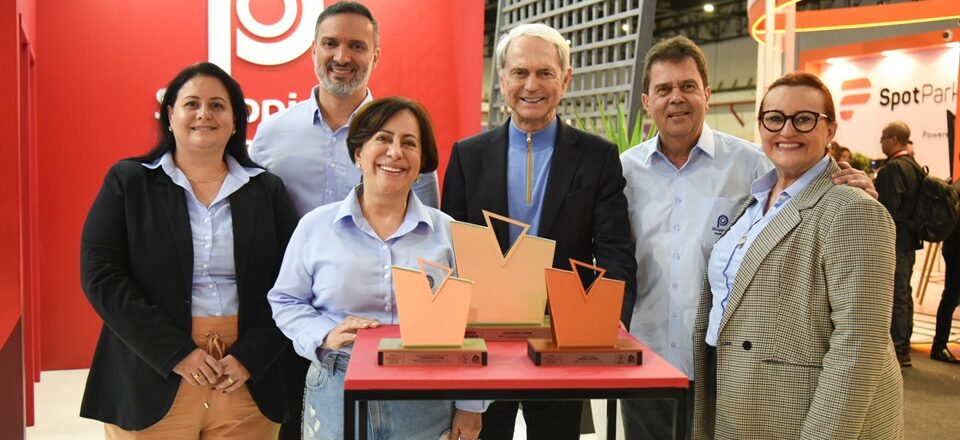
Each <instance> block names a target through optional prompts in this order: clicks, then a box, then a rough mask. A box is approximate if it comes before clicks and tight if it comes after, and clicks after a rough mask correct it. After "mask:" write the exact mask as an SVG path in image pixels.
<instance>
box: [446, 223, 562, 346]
mask: <svg viewBox="0 0 960 440" xmlns="http://www.w3.org/2000/svg"><path fill="white" fill-rule="evenodd" d="M483 217H484V220H485V221H486V226H485V227H484V226H477V225H474V224H470V223H463V222H456V221H455V222H452V223H451V224H450V227H451V234H452V236H453V249H454V254H455V256H456V260H457V271H458V272H459V274H460V276H461V277H463V278H467V279H470V280H473V282H474V286H475V289H474V294H473V300H472V301H471V304H470V313H469V317H468V327H467V335H468V336H471V337H482V338H483V339H485V340H487V341H525V340H527V339H529V338H532V337H533V338H536V337H549V334H550V324H549V320H548V319H547V318H546V317H545V316H544V312H545V310H546V302H547V291H546V285H545V284H544V281H543V276H542V274H543V270H544V269H545V268H548V267H550V266H551V265H552V264H553V252H554V248H555V247H556V242H554V241H553V240H547V239H544V238H540V237H535V236H532V235H527V231H529V230H530V225H528V224H526V223H522V222H519V221H516V220H513V219H511V218H508V217H504V216H501V215H497V214H494V213H492V212H489V211H483ZM493 220H499V221H502V222H506V223H509V224H512V225H515V226H519V227H520V228H521V232H520V235H519V236H517V239H516V240H515V241H514V242H513V244H512V245H511V246H510V249H509V250H508V251H507V252H506V253H503V252H502V251H501V249H500V244H499V243H498V242H497V236H496V233H495V232H494V228H493V224H492V221H493Z"/></svg>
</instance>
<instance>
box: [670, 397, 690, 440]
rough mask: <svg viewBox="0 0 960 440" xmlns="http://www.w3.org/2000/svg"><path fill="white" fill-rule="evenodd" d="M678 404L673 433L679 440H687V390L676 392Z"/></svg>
mask: <svg viewBox="0 0 960 440" xmlns="http://www.w3.org/2000/svg"><path fill="white" fill-rule="evenodd" d="M676 396H677V397H676V398H677V404H676V406H675V407H674V411H673V423H674V425H673V432H674V433H675V435H674V437H673V438H675V439H677V440H685V439H686V438H687V390H685V389H681V390H678V391H677V392H676Z"/></svg>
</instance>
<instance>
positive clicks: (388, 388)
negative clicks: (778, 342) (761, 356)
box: [343, 325, 689, 440]
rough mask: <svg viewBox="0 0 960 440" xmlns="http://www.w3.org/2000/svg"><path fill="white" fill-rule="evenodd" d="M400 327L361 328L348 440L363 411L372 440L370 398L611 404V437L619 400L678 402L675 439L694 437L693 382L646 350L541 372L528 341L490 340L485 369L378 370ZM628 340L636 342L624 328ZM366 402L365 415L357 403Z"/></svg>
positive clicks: (347, 386)
mask: <svg viewBox="0 0 960 440" xmlns="http://www.w3.org/2000/svg"><path fill="white" fill-rule="evenodd" d="M398 337H400V328H399V327H398V326H395V325H388V326H381V327H379V328H376V329H369V330H360V331H359V332H358V334H357V339H356V342H355V343H354V346H353V354H352V355H351V357H350V365H349V366H348V367H347V374H346V376H345V378H344V386H343V388H344V393H343V394H344V396H343V405H344V407H343V409H344V411H343V417H344V423H343V435H344V438H345V439H351V440H352V439H354V438H355V434H354V430H355V423H356V412H359V419H360V424H359V427H360V428H359V429H360V433H359V434H360V438H361V439H365V438H366V428H367V423H366V418H367V401H370V400H434V399H437V400H472V399H475V400H480V399H485V400H494V399H501V400H532V399H546V400H559V399H610V400H611V401H610V404H608V405H607V433H608V436H607V438H615V436H614V435H612V434H613V433H614V432H615V428H616V420H617V419H616V400H612V399H624V398H630V399H632V398H640V399H643V398H648V399H649V398H659V399H676V401H677V405H676V414H675V417H674V421H675V422H676V423H675V424H674V435H675V437H674V438H678V439H683V438H685V437H686V432H685V431H686V408H687V402H686V400H687V394H686V390H687V387H688V385H689V380H688V379H687V376H685V375H684V374H683V373H681V372H680V371H678V370H677V369H676V368H673V366H671V365H670V364H668V363H667V361H665V360H663V358H661V357H660V356H657V354H656V353H654V352H653V351H651V350H648V349H646V347H644V350H643V365H641V366H632V367H631V366H617V367H613V366H611V367H602V366H577V367H557V366H553V367H538V366H536V365H534V364H533V361H531V360H530V358H528V357H527V344H526V342H488V343H487V365H486V366H484V367H461V366H429V367H381V366H379V365H377V347H378V345H379V343H380V338H398ZM621 337H630V336H629V335H628V334H627V333H626V332H624V331H623V330H621ZM356 403H359V411H357V410H355V404H356Z"/></svg>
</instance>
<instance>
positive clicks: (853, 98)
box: [840, 93, 870, 105]
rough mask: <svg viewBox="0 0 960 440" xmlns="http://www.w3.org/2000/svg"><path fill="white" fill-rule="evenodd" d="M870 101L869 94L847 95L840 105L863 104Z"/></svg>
mask: <svg viewBox="0 0 960 440" xmlns="http://www.w3.org/2000/svg"><path fill="white" fill-rule="evenodd" d="M868 99H870V94H869V93H860V94H856V95H847V96H844V97H843V99H841V100H840V105H850V104H863V103H865V102H867V100H868Z"/></svg>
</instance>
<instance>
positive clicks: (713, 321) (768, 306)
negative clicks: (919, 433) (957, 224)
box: [693, 73, 903, 439]
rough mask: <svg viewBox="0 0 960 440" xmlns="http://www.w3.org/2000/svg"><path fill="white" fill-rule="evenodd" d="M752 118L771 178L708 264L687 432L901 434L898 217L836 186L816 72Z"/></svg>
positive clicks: (784, 84)
mask: <svg viewBox="0 0 960 440" xmlns="http://www.w3.org/2000/svg"><path fill="white" fill-rule="evenodd" d="M760 109H761V111H760V116H759V122H760V136H761V138H762V143H763V150H764V153H765V154H766V155H767V157H768V158H770V160H771V161H772V162H773V164H774V166H775V169H774V170H772V171H770V173H768V174H766V175H764V176H761V177H760V178H759V179H757V180H756V181H755V182H754V183H753V186H752V187H751V193H752V196H751V197H749V198H748V200H747V202H746V203H745V204H744V206H742V207H741V209H740V212H739V213H738V214H737V216H736V218H735V221H734V223H733V225H732V226H731V227H730V229H729V230H728V231H727V233H726V235H724V237H722V238H721V239H720V240H719V241H718V242H717V244H716V245H715V246H714V248H713V252H712V254H711V256H710V261H709V264H708V268H707V278H706V280H705V281H704V289H703V293H702V295H701V299H700V306H699V308H698V311H697V318H696V323H695V325H694V335H693V337H694V361H695V376H696V377H697V385H698V386H697V387H696V390H695V395H696V405H695V415H694V435H693V437H694V438H695V439H709V438H718V439H733V438H736V439H815V438H822V439H901V438H903V395H902V389H903V381H902V378H901V376H900V369H899V367H898V365H897V360H896V356H895V355H894V352H893V345H892V343H891V341H890V313H891V304H892V299H893V296H892V292H893V270H894V240H895V236H894V227H893V222H892V220H891V219H890V216H889V215H888V214H887V212H886V210H885V209H884V208H883V206H882V205H880V203H878V202H877V201H875V200H873V199H871V198H870V197H869V196H867V195H866V194H865V193H864V192H862V191H860V190H857V189H854V188H850V187H848V186H844V185H834V184H833V183H832V181H831V179H830V174H831V173H833V172H835V171H837V170H838V169H839V168H838V166H837V164H836V162H834V161H833V159H831V158H830V156H829V155H827V154H826V146H827V144H828V143H829V142H830V141H831V140H832V139H833V136H834V134H835V132H836V129H837V123H836V119H835V113H834V106H833V98H832V96H831V95H830V91H829V90H828V89H827V88H826V86H824V85H823V83H822V82H821V81H820V80H819V79H818V78H817V77H816V76H813V75H811V74H808V73H791V74H788V75H786V76H784V77H782V78H780V79H778V80H776V81H774V83H773V84H771V85H770V87H769V88H768V89H767V94H766V95H765V96H764V99H763V101H762V102H761V106H760ZM701 384H702V385H701Z"/></svg>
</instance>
